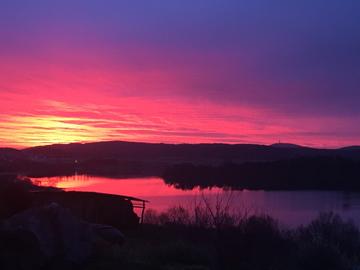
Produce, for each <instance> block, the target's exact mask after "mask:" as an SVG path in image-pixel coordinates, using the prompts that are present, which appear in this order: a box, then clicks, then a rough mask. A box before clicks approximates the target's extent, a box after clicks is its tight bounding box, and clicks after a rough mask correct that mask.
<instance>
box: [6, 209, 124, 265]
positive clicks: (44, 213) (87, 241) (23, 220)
mask: <svg viewBox="0 0 360 270" xmlns="http://www.w3.org/2000/svg"><path fill="white" fill-rule="evenodd" d="M0 229H1V230H2V232H3V233H11V232H16V231H22V232H26V233H29V235H30V234H32V235H33V236H34V237H35V238H36V241H37V242H38V246H39V249H40V250H41V253H42V254H43V255H44V256H45V257H46V258H47V259H49V260H51V259H53V258H57V259H60V260H63V261H68V262H74V263H79V262H83V261H85V260H86V259H88V258H90V257H91V256H93V255H96V253H97V252H99V245H98V243H99V242H102V243H104V244H103V245H101V247H102V249H104V248H105V249H106V248H110V247H112V246H114V245H121V244H122V243H123V242H124V236H123V235H122V233H121V232H120V231H119V230H117V229H115V228H113V227H111V226H106V225H99V224H91V223H88V222H84V221H83V220H81V219H79V218H77V217H76V216H74V215H73V214H72V213H71V212H70V210H68V209H65V208H63V207H62V206H60V205H59V204H56V203H51V204H49V205H47V206H42V207H38V208H31V209H28V210H26V211H24V212H21V213H19V214H16V215H14V216H12V217H11V218H9V219H7V220H6V221H4V223H3V224H2V226H1V228H0ZM101 252H102V253H103V252H104V251H103V250H102V251H101Z"/></svg>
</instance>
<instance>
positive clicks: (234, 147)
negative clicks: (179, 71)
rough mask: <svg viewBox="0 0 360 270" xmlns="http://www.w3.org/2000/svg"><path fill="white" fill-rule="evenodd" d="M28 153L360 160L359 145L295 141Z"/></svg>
mask: <svg viewBox="0 0 360 270" xmlns="http://www.w3.org/2000/svg"><path fill="white" fill-rule="evenodd" d="M22 152H23V153H25V154H26V155H27V156H32V157H34V156H36V157H43V158H47V159H54V158H55V159H56V158H63V159H64V158H71V159H79V160H81V159H90V158H116V159H122V160H138V161H139V160H152V161H156V160H161V161H177V160H180V161H188V162H194V161H199V162H202V161H205V162H206V161H220V162H224V161H236V162H244V161H272V160H280V159H289V158H297V157H316V156H339V157H344V158H351V159H360V148H354V147H350V148H341V149H317V148H310V147H303V146H300V145H295V144H273V145H270V146H267V145H257V144H161V143H141V142H124V141H109V142H96V143H85V144H81V143H73V144H56V145H48V146H39V147H32V148H27V149H25V150H22Z"/></svg>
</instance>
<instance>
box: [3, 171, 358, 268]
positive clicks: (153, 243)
mask: <svg viewBox="0 0 360 270" xmlns="http://www.w3.org/2000/svg"><path fill="white" fill-rule="evenodd" d="M13 180H14V179H13ZM34 189H35V190H36V192H39V189H38V188H36V187H34V186H32V185H31V183H29V182H27V181H23V180H22V181H17V180H16V181H15V182H13V181H11V177H7V178H5V179H2V181H1V182H0V269H4V270H7V269H21V270H22V269H77V270H82V269H83V270H90V269H91V270H92V269H105V270H106V269H109V270H110V269H139V270H141V269H164V270H165V269H244V270H247V269H249V270H250V269H251V270H257V269H259V270H260V269H261V270H266V269H269V270H270V269H279V270H281V269H284V270H285V269H286V270H305V269H306V270H319V269H327V270H338V269H339V270H342V269H344V270H355V269H359V266H360V231H359V228H358V227H357V226H356V225H354V224H353V223H351V222H350V221H344V220H342V219H341V218H340V217H339V216H337V215H335V214H333V213H323V214H320V215H319V217H318V218H317V219H315V220H314V221H313V222H311V223H310V224H309V225H306V226H302V227H299V228H295V229H289V228H284V227H282V226H280V225H279V224H278V223H277V221H276V220H274V219H272V218H271V217H269V216H261V215H260V216H259V215H258V216H256V215H252V214H251V213H248V212H246V211H242V212H234V211H232V210H231V208H230V204H229V200H230V198H218V199H217V200H216V201H208V200H207V199H206V198H204V197H203V198H201V199H200V200H199V201H198V202H194V204H193V205H192V206H191V207H190V208H186V209H185V208H183V207H180V206H179V207H174V208H171V209H169V210H168V211H166V212H164V213H157V212H155V211H153V210H148V211H147V212H146V214H145V224H142V225H141V226H134V227H133V228H129V227H124V228H123V229H121V232H119V230H118V229H116V228H112V227H110V226H108V224H104V225H100V224H93V223H88V222H87V221H84V220H81V219H79V217H78V216H76V215H74V213H72V212H71V211H69V209H67V208H65V207H62V206H61V205H59V204H54V203H50V204H49V205H44V206H37V207H30V208H29V205H27V199H28V198H29V196H31V195H30V194H29V191H30V190H32V191H33V190H34ZM123 219H126V217H125V216H124V217H123Z"/></svg>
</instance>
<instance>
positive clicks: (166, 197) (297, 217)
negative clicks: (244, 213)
mask: <svg viewBox="0 0 360 270" xmlns="http://www.w3.org/2000/svg"><path fill="white" fill-rule="evenodd" d="M32 181H33V183H35V184H37V185H41V186H54V187H59V188H63V189H66V190H75V191H95V192H102V193H111V194H121V195H127V196H133V197H138V198H141V199H145V200H149V201H150V203H149V205H148V208H152V209H155V210H157V211H163V210H166V209H167V208H169V207H171V206H176V205H184V206H185V207H186V206H191V204H192V203H194V201H195V200H199V199H200V200H201V198H202V197H203V196H204V197H206V198H208V199H210V200H215V198H217V197H222V198H226V199H228V198H231V200H230V201H231V205H232V207H233V209H239V210H243V209H246V210H248V211H250V212H252V213H259V214H260V213H263V214H269V215H271V216H272V217H274V218H277V219H278V220H279V221H280V223H282V224H284V225H288V226H296V225H299V224H306V223H308V222H309V221H310V220H312V219H313V218H315V217H316V216H317V215H318V213H319V212H322V211H334V212H336V213H339V214H340V215H341V216H343V217H344V218H345V219H348V218H351V219H353V220H354V222H356V223H357V224H358V225H360V194H358V193H344V192H327V191H246V190H245V191H233V192H231V194H230V192H229V191H223V190H221V189H218V188H213V189H211V190H202V191H201V190H199V189H194V190H191V191H184V190H180V189H176V188H174V187H172V186H168V185H166V184H165V183H164V181H163V180H162V179H161V178H131V179H118V178H108V177H97V176H86V175H74V176H66V177H65V176H56V177H43V178H32Z"/></svg>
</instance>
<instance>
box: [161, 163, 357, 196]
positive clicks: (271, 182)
mask: <svg viewBox="0 0 360 270" xmlns="http://www.w3.org/2000/svg"><path fill="white" fill-rule="evenodd" d="M163 178H164V180H165V182H166V183H168V184H171V185H174V186H176V187H177V188H181V189H193V188H194V187H201V188H208V187H214V186H218V187H230V188H233V189H264V190H352V191H354V190H360V161H357V160H352V159H345V158H340V157H313V158H309V157H307V158H297V159H287V160H279V161H269V162H246V163H240V164H237V163H224V164H222V165H218V166H214V165H195V164H191V163H183V164H177V165H174V166H172V167H169V168H168V169H167V170H166V171H165V173H164V174H163Z"/></svg>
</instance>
